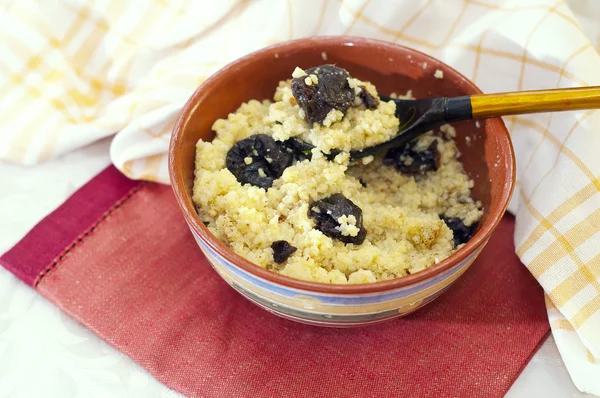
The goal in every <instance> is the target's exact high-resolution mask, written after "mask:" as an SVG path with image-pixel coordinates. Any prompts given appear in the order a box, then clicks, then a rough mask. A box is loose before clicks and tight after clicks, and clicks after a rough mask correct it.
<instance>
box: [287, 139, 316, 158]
mask: <svg viewBox="0 0 600 398" xmlns="http://www.w3.org/2000/svg"><path fill="white" fill-rule="evenodd" d="M282 144H283V146H284V147H285V148H286V149H289V150H288V152H289V153H291V154H292V155H293V156H294V159H295V160H298V161H303V160H305V159H308V160H310V159H312V149H313V148H314V146H312V145H311V144H309V143H308V142H305V141H302V140H299V139H298V138H296V137H292V138H288V139H287V140H285V141H283V143H282Z"/></svg>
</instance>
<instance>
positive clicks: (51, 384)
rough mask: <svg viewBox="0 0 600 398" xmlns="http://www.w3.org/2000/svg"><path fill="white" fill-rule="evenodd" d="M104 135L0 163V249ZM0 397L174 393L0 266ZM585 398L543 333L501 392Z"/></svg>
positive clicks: (96, 164) (68, 186)
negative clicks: (39, 156)
mask: <svg viewBox="0 0 600 398" xmlns="http://www.w3.org/2000/svg"><path fill="white" fill-rule="evenodd" d="M109 144H110V142H109V140H104V141H101V142H98V143H96V144H94V145H91V146H89V147H86V148H83V149H81V150H78V151H75V152H72V153H70V154H68V155H66V156H64V157H62V158H60V159H57V160H54V161H51V162H48V163H45V164H43V165H39V166H37V167H24V166H17V165H13V164H8V163H2V162H0V220H2V222H1V223H0V253H3V252H5V251H6V250H8V249H9V248H10V247H11V246H12V245H14V244H15V243H16V242H17V241H18V240H19V239H20V238H22V237H23V236H24V235H25V234H26V233H27V232H28V231H29V230H30V229H31V228H32V227H33V226H34V225H35V224H36V223H37V222H38V221H40V220H41V219H42V218H43V217H44V216H46V215H47V214H49V213H50V212H51V211H52V210H54V209H55V208H56V207H58V206H59V205H60V204H61V203H62V202H63V201H64V200H65V199H66V198H67V197H68V196H69V195H71V194H72V193H73V192H75V191H76V190H77V189H78V188H79V187H80V186H81V185H83V184H84V183H85V182H86V181H88V180H89V179H90V178H92V177H93V176H94V175H95V174H97V173H98V172H99V171H100V170H102V169H103V168H104V167H106V166H107V165H108V164H109V158H108V152H109V151H108V148H109ZM0 358H1V360H0V397H11V398H20V397H27V398H32V397H42V396H43V397H45V398H52V397H61V398H63V397H86V398H88V397H145V398H153V397H178V396H180V395H179V394H177V393H175V392H174V391H172V390H169V389H168V388H167V387H165V386H164V385H162V384H161V383H160V382H158V381H157V380H155V379H154V378H153V377H152V376H151V375H150V374H149V373H148V372H146V371H145V370H144V369H143V368H142V367H140V366H139V365H138V364H136V363H135V362H133V361H132V360H131V359H129V358H128V357H126V356H125V355H124V354H122V353H120V352H119V351H117V350H116V349H114V348H113V347H111V346H110V345H108V344H107V343H105V342H104V341H103V340H101V339H100V338H99V337H97V336H96V335H94V334H93V333H92V332H91V331H90V330H88V329H87V328H85V327H84V326H82V325H81V324H79V323H78V322H76V321H74V320H73V319H71V318H69V317H68V316H67V315H65V314H64V313H62V312H61V311H60V310H59V309H58V308H56V307H54V306H53V305H52V304H51V303H50V302H48V301H47V300H46V299H44V298H43V297H42V296H41V295H39V294H38V293H37V292H35V291H34V290H33V289H31V288H29V287H28V286H25V285H24V284H23V283H21V282H20V281H19V280H18V279H17V278H15V277H14V276H13V275H12V274H11V273H9V272H8V271H6V270H5V269H4V268H1V267H0ZM538 396H539V397H542V396H543V397H549V398H551V397H561V398H563V397H589V396H591V395H586V394H582V393H580V392H579V391H578V390H577V389H576V388H575V386H574V385H573V383H572V381H571V379H570V378H569V375H568V373H567V371H566V369H565V366H564V364H563V362H562V360H561V358H560V355H559V353H558V350H557V348H556V345H555V343H554V340H553V339H552V337H550V338H549V339H548V340H547V341H546V342H545V343H544V344H543V346H542V347H541V349H540V350H539V351H538V352H537V353H536V354H535V356H534V357H533V359H532V360H531V362H530V363H529V364H528V365H527V367H526V368H525V370H524V371H523V373H522V374H521V375H520V377H519V378H518V380H517V381H516V382H515V384H514V385H513V386H512V388H511V389H510V391H509V393H508V394H507V397H538Z"/></svg>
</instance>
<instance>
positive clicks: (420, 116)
mask: <svg viewBox="0 0 600 398" xmlns="http://www.w3.org/2000/svg"><path fill="white" fill-rule="evenodd" d="M380 98H381V100H382V101H390V100H392V101H394V102H395V103H396V117H397V118H398V119H400V128H399V129H398V135H396V136H395V137H394V138H392V139H391V140H388V141H385V142H382V143H381V144H377V145H373V146H370V147H366V148H363V149H356V150H352V151H350V159H360V158H364V157H366V156H372V155H379V154H382V153H385V152H387V151H388V150H390V149H392V148H398V147H401V146H403V145H406V144H407V143H409V142H410V141H412V140H414V139H415V138H417V137H419V136H421V135H423V134H425V133H426V132H428V131H430V130H431V129H433V128H435V127H438V126H440V125H442V124H444V123H445V115H444V100H445V98H431V99H430V98H426V99H418V100H406V99H395V98H390V97H386V96H380ZM338 153H339V152H338Z"/></svg>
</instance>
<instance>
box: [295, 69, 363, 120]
mask: <svg viewBox="0 0 600 398" xmlns="http://www.w3.org/2000/svg"><path fill="white" fill-rule="evenodd" d="M306 73H307V74H308V75H306V76H301V77H296V78H294V79H292V94H293V95H294V98H296V102H298V105H299V106H300V109H302V110H303V111H304V115H305V118H306V120H307V121H308V122H309V123H310V124H313V123H323V120H325V118H326V117H327V114H328V113H329V111H331V110H332V109H337V110H340V111H342V112H343V113H345V112H346V110H348V108H350V106H352V104H353V103H354V98H355V97H356V94H355V93H354V89H353V88H352V87H350V84H349V83H348V78H349V77H350V74H349V73H348V72H347V71H346V70H345V69H343V68H340V67H338V66H335V65H321V66H317V67H313V68H309V69H307V70H306ZM311 74H314V75H316V76H317V82H316V83H315V82H313V81H312V80H311V79H310V78H309V75H311ZM307 78H308V79H307ZM307 82H308V84H307Z"/></svg>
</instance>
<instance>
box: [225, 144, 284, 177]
mask: <svg viewBox="0 0 600 398" xmlns="http://www.w3.org/2000/svg"><path fill="white" fill-rule="evenodd" d="M293 161H294V156H293V154H292V153H290V152H288V151H287V150H286V149H285V148H284V147H283V145H282V144H281V143H279V142H277V141H275V140H274V139H273V138H272V137H270V136H268V135H266V134H255V135H251V136H250V137H248V138H245V139H243V140H240V141H238V142H236V143H235V145H234V146H232V147H231V149H229V151H228V152H227V158H226V159H225V164H226V165H227V169H228V170H229V171H230V172H231V174H233V175H234V176H235V178H236V179H237V180H238V181H239V182H240V183H241V184H246V183H248V184H251V185H254V186H257V187H260V188H265V189H267V188H270V187H271V186H272V185H273V181H274V180H275V179H277V178H279V177H281V175H282V174H283V171H284V170H285V169H286V168H288V167H289V166H291V164H292V162H293Z"/></svg>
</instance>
